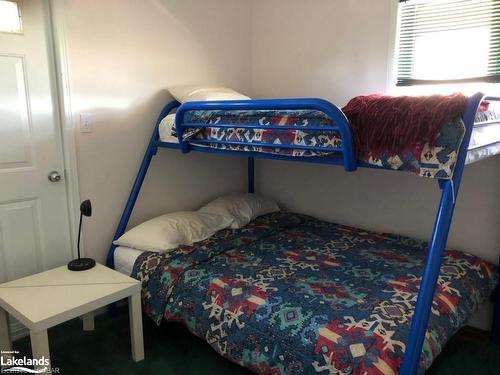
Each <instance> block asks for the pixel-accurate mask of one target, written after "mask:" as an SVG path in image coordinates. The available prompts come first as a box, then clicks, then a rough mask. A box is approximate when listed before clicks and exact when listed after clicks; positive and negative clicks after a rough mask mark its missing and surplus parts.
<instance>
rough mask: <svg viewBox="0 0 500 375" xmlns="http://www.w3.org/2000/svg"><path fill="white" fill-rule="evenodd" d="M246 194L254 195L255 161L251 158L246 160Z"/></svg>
mask: <svg viewBox="0 0 500 375" xmlns="http://www.w3.org/2000/svg"><path fill="white" fill-rule="evenodd" d="M247 178H248V180H247V181H248V192H249V193H251V194H253V193H255V160H254V159H253V158H252V157H249V158H248V177H247Z"/></svg>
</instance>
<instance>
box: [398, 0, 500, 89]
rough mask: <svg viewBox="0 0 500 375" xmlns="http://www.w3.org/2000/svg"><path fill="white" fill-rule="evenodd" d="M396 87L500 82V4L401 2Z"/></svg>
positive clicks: (478, 0)
mask: <svg viewBox="0 0 500 375" xmlns="http://www.w3.org/2000/svg"><path fill="white" fill-rule="evenodd" d="M399 6H400V9H399V19H398V31H399V35H398V45H397V56H398V57H397V85H398V86H410V85H417V84H432V83H455V82H475V81H477V82H500V0H406V1H403V0H402V1H400V4H399Z"/></svg>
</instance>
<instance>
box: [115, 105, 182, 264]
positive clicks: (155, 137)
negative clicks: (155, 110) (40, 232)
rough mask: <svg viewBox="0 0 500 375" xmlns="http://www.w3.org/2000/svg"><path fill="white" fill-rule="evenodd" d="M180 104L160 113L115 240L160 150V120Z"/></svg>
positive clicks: (125, 225) (126, 222)
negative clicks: (152, 161)
mask: <svg viewBox="0 0 500 375" xmlns="http://www.w3.org/2000/svg"><path fill="white" fill-rule="evenodd" d="M179 105H180V103H179V102H177V101H175V100H174V101H172V102H170V103H168V104H167V105H166V106H165V107H163V109H162V111H161V112H160V115H159V116H158V120H157V121H156V125H155V128H154V130H153V134H152V135H151V139H150V140H149V144H148V147H147V149H146V152H145V153H144V157H143V159H142V162H141V166H140V168H139V172H137V176H136V177H135V181H134V185H133V186H132V190H131V191H130V195H129V197H128V200H127V204H126V205H125V209H124V210H123V213H122V216H121V218H120V222H119V224H118V228H117V229H116V232H115V235H114V236H113V241H115V240H117V239H118V238H120V237H121V235H122V234H123V233H125V229H127V224H128V221H129V219H130V215H132V210H133V209H134V206H135V202H136V201H137V197H138V196H139V192H140V191H141V187H142V183H143V182H144V178H145V177H146V173H147V171H148V168H149V165H150V164H151V159H152V158H153V156H154V155H155V154H156V152H157V151H158V145H157V144H158V141H159V138H160V135H159V133H158V127H159V126H160V122H161V120H162V119H163V118H164V117H165V116H167V115H168V114H169V113H170V112H171V111H172V110H173V109H174V108H176V107H178V106H179ZM115 248H116V246H115V245H114V244H113V243H111V246H110V248H109V252H108V256H107V258H106V266H108V267H109V268H115V259H114V252H115Z"/></svg>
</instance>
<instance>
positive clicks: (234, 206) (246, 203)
mask: <svg viewBox="0 0 500 375" xmlns="http://www.w3.org/2000/svg"><path fill="white" fill-rule="evenodd" d="M279 210H280V208H279V206H278V204H277V203H276V201H274V200H273V199H270V198H267V197H263V196H262V195H258V194H233V195H226V196H223V197H220V198H217V199H215V200H213V201H212V202H210V203H208V204H207V205H205V206H203V207H202V208H200V209H199V210H198V212H205V213H210V214H216V215H220V216H224V217H227V218H229V219H232V224H231V228H233V229H236V228H241V227H244V226H245V225H247V224H248V223H249V222H251V221H252V220H254V219H256V218H257V217H259V216H261V215H266V214H270V213H271V212H276V211H279Z"/></svg>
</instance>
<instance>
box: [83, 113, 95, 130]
mask: <svg viewBox="0 0 500 375" xmlns="http://www.w3.org/2000/svg"><path fill="white" fill-rule="evenodd" d="M80 133H92V116H91V115H90V113H80Z"/></svg>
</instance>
